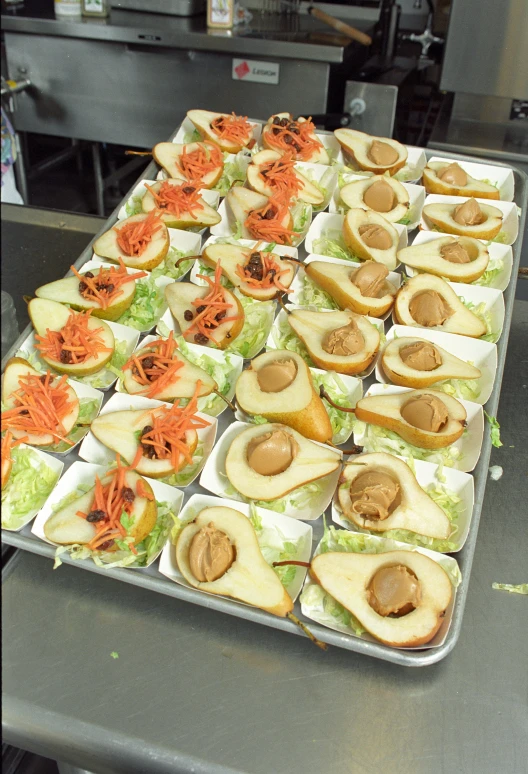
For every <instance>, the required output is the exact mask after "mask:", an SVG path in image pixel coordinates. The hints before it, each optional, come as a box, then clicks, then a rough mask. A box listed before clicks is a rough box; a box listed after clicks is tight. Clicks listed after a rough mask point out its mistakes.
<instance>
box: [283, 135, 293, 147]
mask: <svg viewBox="0 0 528 774" xmlns="http://www.w3.org/2000/svg"><path fill="white" fill-rule="evenodd" d="M284 142H285V143H286V145H291V144H292V142H293V138H292V137H291V136H290V135H289V134H287V135H286V136H285V138H284Z"/></svg>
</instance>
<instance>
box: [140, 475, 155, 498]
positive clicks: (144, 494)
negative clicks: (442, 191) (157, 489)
mask: <svg viewBox="0 0 528 774" xmlns="http://www.w3.org/2000/svg"><path fill="white" fill-rule="evenodd" d="M136 494H137V496H138V497H144V498H145V500H154V493H153V492H148V491H147V490H146V489H145V485H144V483H143V479H142V478H140V479H138V482H137V484H136Z"/></svg>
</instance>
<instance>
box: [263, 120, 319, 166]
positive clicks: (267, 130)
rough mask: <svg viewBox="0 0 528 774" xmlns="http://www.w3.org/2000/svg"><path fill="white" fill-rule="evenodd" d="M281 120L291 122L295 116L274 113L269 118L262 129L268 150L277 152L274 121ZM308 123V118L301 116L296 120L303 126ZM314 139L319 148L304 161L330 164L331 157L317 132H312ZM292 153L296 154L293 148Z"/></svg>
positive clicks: (264, 142) (265, 146)
mask: <svg viewBox="0 0 528 774" xmlns="http://www.w3.org/2000/svg"><path fill="white" fill-rule="evenodd" d="M274 118H279V119H281V120H284V119H286V120H287V121H289V122H292V121H293V116H292V114H291V113H274V114H273V115H272V116H270V117H269V118H268V121H267V123H266V125H265V126H264V127H263V128H262V145H263V146H264V148H267V149H269V150H273V151H274V150H276V148H275V146H274V145H273V129H274V124H273V119H274ZM305 121H306V118H303V117H302V116H300V117H299V118H298V119H296V122H297V123H299V124H302V123H304V122H305ZM312 137H313V139H314V140H315V142H317V144H318V147H317V148H314V149H313V151H312V154H311V155H310V158H303V161H307V162H310V163H311V164H330V156H329V155H328V151H327V150H326V148H325V147H324V145H323V144H322V142H320V140H319V138H318V137H317V134H316V133H315V132H312ZM292 152H293V153H295V149H294V148H293V147H292Z"/></svg>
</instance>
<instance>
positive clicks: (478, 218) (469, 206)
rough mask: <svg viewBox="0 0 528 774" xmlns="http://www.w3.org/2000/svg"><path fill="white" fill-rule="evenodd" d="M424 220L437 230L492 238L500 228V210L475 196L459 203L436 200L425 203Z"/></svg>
mask: <svg viewBox="0 0 528 774" xmlns="http://www.w3.org/2000/svg"><path fill="white" fill-rule="evenodd" d="M422 213H423V218H424V221H425V222H426V223H427V224H428V225H429V226H430V227H433V228H435V229H436V230H437V231H443V232H444V233H448V234H455V235H457V236H468V237H475V238H476V239H494V238H495V237H496V236H497V234H498V233H499V231H500V230H501V229H502V221H503V215H502V212H501V210H499V209H498V208H497V207H493V206H492V205H491V204H483V203H482V202H478V201H477V200H476V199H475V198H471V199H466V201H462V202H460V204H452V203H451V202H445V203H443V202H438V203H432V204H425V206H424V208H423V210H422Z"/></svg>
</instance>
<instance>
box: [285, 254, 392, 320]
mask: <svg viewBox="0 0 528 774" xmlns="http://www.w3.org/2000/svg"><path fill="white" fill-rule="evenodd" d="M313 261H322V262H323V263H335V264H338V265H340V266H348V267H349V268H350V271H351V272H352V271H354V269H359V267H360V266H362V265H363V264H362V263H357V262H355V261H344V260H342V259H341V258H330V257H329V256H328V255H318V254H317V253H310V255H308V256H307V257H306V258H305V260H304V264H305V265H306V264H308V263H312V262H313ZM305 278H306V272H305V271H304V268H303V267H302V266H300V267H299V269H298V270H297V274H296V275H295V277H294V279H293V282H292V284H291V285H290V289H291V290H293V293H291V294H289V295H288V302H289V303H290V304H297V305H300V306H303V302H302V297H301V294H302V289H303V284H304V280H305ZM311 281H312V282H313V280H311ZM387 282H390V283H391V284H392V285H393V286H394V287H395V288H396V290H398V288H399V287H400V286H401V283H402V275H401V274H400V273H399V272H396V271H390V272H389V274H388V276H387ZM314 284H316V283H315V282H314ZM325 292H327V291H325ZM391 308H392V307H391ZM336 309H339V307H338V306H337V305H336ZM390 313H391V310H390V309H389V310H388V311H387V312H385V314H383V315H381V317H379V318H378V319H380V320H386V319H387V317H389V315H390ZM369 319H370V318H369Z"/></svg>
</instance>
